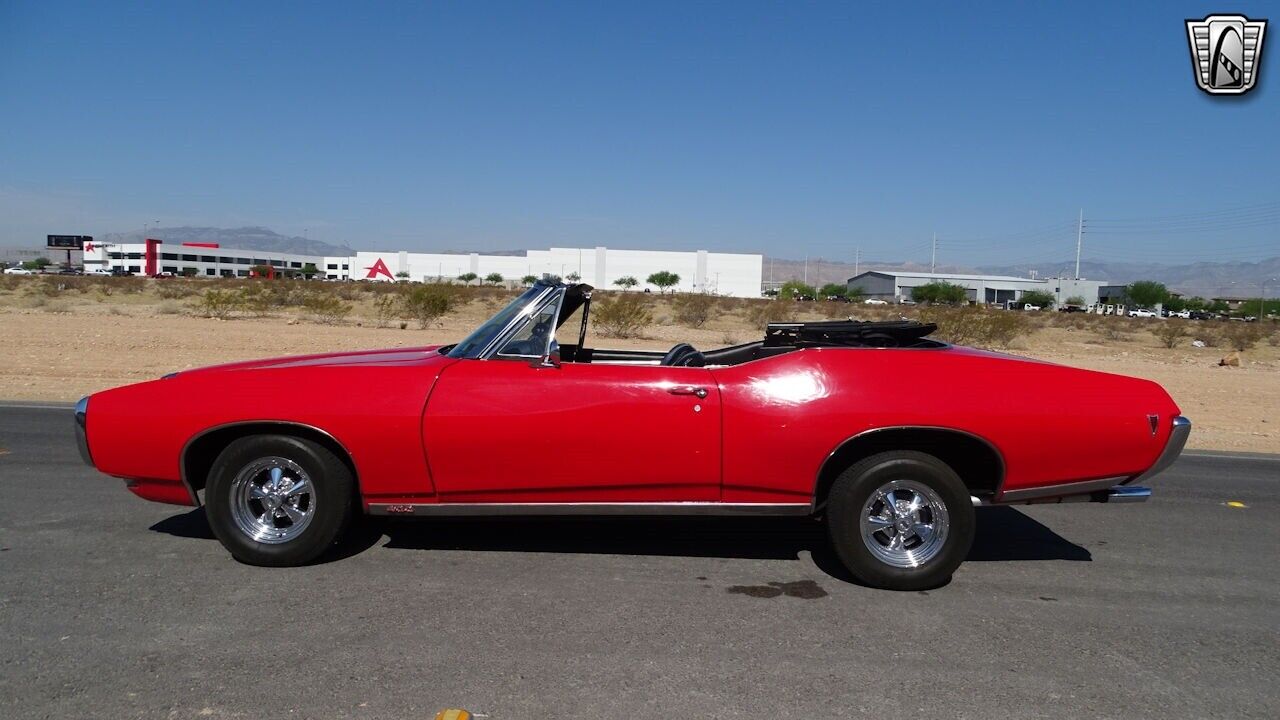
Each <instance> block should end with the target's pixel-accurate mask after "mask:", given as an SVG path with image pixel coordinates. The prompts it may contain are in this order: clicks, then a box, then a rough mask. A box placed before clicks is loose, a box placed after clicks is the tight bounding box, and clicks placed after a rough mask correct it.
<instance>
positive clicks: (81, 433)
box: [76, 396, 93, 467]
mask: <svg viewBox="0 0 1280 720" xmlns="http://www.w3.org/2000/svg"><path fill="white" fill-rule="evenodd" d="M88 416H89V398H88V396H85V397H82V398H80V401H79V402H77V403H76V449H78V450H79V451H80V459H81V460H83V461H84V464H85V465H88V466H89V467H93V456H92V455H90V454H89V435H88V430H87V427H88V425H87V423H88V420H89V418H88Z"/></svg>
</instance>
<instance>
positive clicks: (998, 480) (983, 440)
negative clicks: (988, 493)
mask: <svg viewBox="0 0 1280 720" xmlns="http://www.w3.org/2000/svg"><path fill="white" fill-rule="evenodd" d="M890 430H941V431H945V432H949V433H955V434H956V435H965V436H968V437H970V438H973V439H974V440H977V441H978V442H980V443H982V444H983V445H986V446H987V447H988V448H989V449H990V450H991V452H992V454H994V455H995V456H996V463H997V464H999V466H1000V476H999V477H997V478H996V491H995V495H996V496H997V497H998V496H999V495H1000V488H1002V487H1004V474H1005V464H1004V455H1002V454H1000V450H999V448H997V447H996V446H995V443H993V442H991V441H990V440H988V439H986V438H984V437H982V436H981V435H975V434H974V433H971V432H969V431H968V430H961V429H959V428H952V427H943V426H941V425H886V426H885V427H877V428H871V429H869V430H863V431H862V432H860V433H858V434H856V435H850V436H849V437H847V438H845V439H844V440H841V441H840V444H838V445H836V446H835V447H834V448H832V449H831V452H829V453H827V456H826V457H825V458H823V460H822V464H821V465H819V466H818V475H817V476H816V477H814V479H813V485H814V488H815V493H814V496H813V498H812V499H810V501H809V503H810V505H811V507H812V508H813V509H814V510H815V511H816V510H817V503H818V497H817V492H816V488H817V486H818V481H819V480H820V479H821V478H822V473H823V472H824V471H825V470H826V469H827V463H829V462H831V459H832V458H834V457H835V456H836V453H838V452H840V450H841V448H843V447H844V446H845V445H848V444H849V443H851V442H853V441H854V440H857V439H859V438H861V437H863V436H865V435H871V434H872V433H879V432H886V431H890Z"/></svg>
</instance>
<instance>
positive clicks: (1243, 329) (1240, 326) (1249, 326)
mask: <svg viewBox="0 0 1280 720" xmlns="http://www.w3.org/2000/svg"><path fill="white" fill-rule="evenodd" d="M1269 330H1270V328H1267V327H1265V326H1264V325H1263V324H1262V323H1247V322H1235V321H1232V322H1228V323H1227V324H1226V326H1224V327H1223V328H1222V339H1223V340H1224V341H1225V342H1226V343H1227V345H1228V346H1229V347H1230V348H1231V349H1232V350H1241V351H1243V350H1252V349H1253V347H1254V346H1255V345H1257V344H1258V343H1259V342H1261V341H1262V339H1263V338H1265V337H1266V336H1267V335H1268V334H1269Z"/></svg>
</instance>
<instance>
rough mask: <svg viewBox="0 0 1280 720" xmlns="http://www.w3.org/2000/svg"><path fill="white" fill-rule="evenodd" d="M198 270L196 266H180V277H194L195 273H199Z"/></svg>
mask: <svg viewBox="0 0 1280 720" xmlns="http://www.w3.org/2000/svg"><path fill="white" fill-rule="evenodd" d="M199 272H200V270H198V269H197V268H193V267H184V268H182V277H189V278H191V277H195V276H196V274H197V273H199Z"/></svg>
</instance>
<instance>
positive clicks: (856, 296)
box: [844, 285, 867, 302]
mask: <svg viewBox="0 0 1280 720" xmlns="http://www.w3.org/2000/svg"><path fill="white" fill-rule="evenodd" d="M866 294H867V291H866V290H863V289H862V288H860V287H858V286H857V285H854V286H853V287H846V288H845V290H844V297H845V299H846V300H848V301H849V302H858V301H860V300H862V298H863V296H865V295H866Z"/></svg>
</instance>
